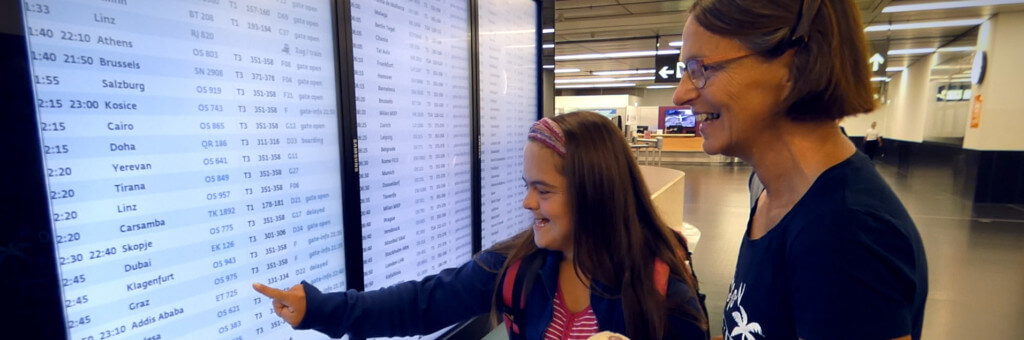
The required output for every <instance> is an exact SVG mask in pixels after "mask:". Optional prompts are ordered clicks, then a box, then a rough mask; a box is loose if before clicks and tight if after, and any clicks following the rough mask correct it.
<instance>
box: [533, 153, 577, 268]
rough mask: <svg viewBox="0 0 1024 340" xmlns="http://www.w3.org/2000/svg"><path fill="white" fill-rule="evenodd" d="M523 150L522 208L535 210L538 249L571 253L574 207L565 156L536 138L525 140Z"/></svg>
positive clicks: (534, 224) (534, 231)
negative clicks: (568, 187) (524, 185)
mask: <svg viewBox="0 0 1024 340" xmlns="http://www.w3.org/2000/svg"><path fill="white" fill-rule="evenodd" d="M523 152H524V155H523V181H524V182H526V188H527V191H526V197H525V198H523V208H526V209H527V210H530V211H531V212H533V241H534V242H535V243H537V247H539V248H544V249H548V250H554V251H561V252H562V253H564V254H567V255H568V254H572V245H573V237H572V228H573V225H572V210H571V208H570V206H569V193H568V192H567V191H566V182H565V176H562V172H561V168H562V158H561V157H559V156H558V154H556V153H555V152H554V151H551V149H548V148H547V147H546V146H544V145H542V144H540V143H538V142H534V141H530V142H528V143H526V149H525V150H523Z"/></svg>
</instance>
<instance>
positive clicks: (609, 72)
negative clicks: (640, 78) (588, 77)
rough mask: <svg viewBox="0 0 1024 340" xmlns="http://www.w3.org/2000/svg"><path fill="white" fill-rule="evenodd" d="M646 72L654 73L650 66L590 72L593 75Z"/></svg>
mask: <svg viewBox="0 0 1024 340" xmlns="http://www.w3.org/2000/svg"><path fill="white" fill-rule="evenodd" d="M647 73H654V69H653V68H651V69H644V70H619V71H594V72H591V74H593V75H595V76H617V75H623V74H647Z"/></svg>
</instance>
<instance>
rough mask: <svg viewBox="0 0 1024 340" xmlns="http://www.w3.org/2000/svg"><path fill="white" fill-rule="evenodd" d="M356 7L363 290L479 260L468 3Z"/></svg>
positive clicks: (441, 0)
mask: <svg viewBox="0 0 1024 340" xmlns="http://www.w3.org/2000/svg"><path fill="white" fill-rule="evenodd" d="M351 7H352V39H353V40H352V48H353V58H354V59H353V65H354V68H353V70H354V73H355V86H356V89H355V96H356V98H355V102H356V122H357V127H356V129H357V135H358V137H357V138H358V147H359V150H358V155H359V176H360V178H359V185H360V200H361V201H360V202H361V215H362V244H363V272H364V275H363V276H364V280H365V284H364V286H365V289H366V290H374V289H378V288H381V287H386V286H389V285H391V284H395V283H399V282H402V281H407V280H417V279H420V278H423V277H424V276H426V275H429V274H435V273H437V272H439V271H440V270H442V269H444V268H449V267H455V266H459V265H462V264H463V263H465V262H466V261H469V260H470V259H471V255H472V204H473V202H472V195H471V190H472V174H471V171H472V169H471V164H472V158H471V154H470V146H471V145H470V142H471V137H470V134H471V127H470V123H471V117H470V115H471V111H470V100H471V98H470V95H471V94H470V79H469V77H470V62H469V58H470V53H471V52H470V46H469V42H470V41H469V35H470V30H469V4H468V2H467V1H465V0H463V1H455V0H438V1H426V0H424V1H396V0H380V1H360V2H353V3H352V4H351Z"/></svg>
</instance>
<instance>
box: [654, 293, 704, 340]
mask: <svg viewBox="0 0 1024 340" xmlns="http://www.w3.org/2000/svg"><path fill="white" fill-rule="evenodd" d="M665 295H666V297H667V299H666V301H665V302H666V303H667V304H668V318H667V319H666V321H667V325H666V327H665V335H664V336H663V337H662V338H663V339H679V340H706V339H709V334H710V333H709V332H708V324H707V320H703V321H702V320H701V319H706V318H707V317H706V314H705V313H704V309H703V308H701V304H700V298H698V297H697V296H696V295H694V293H693V291H692V290H690V288H689V287H687V286H686V284H685V283H683V282H682V281H680V280H678V279H675V278H673V279H671V280H669V284H668V289H667V291H666V294H665ZM698 316H699V317H698Z"/></svg>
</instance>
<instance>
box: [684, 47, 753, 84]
mask: <svg viewBox="0 0 1024 340" xmlns="http://www.w3.org/2000/svg"><path fill="white" fill-rule="evenodd" d="M752 55H754V53H744V54H741V55H738V56H729V57H725V58H721V57H719V58H715V59H718V60H714V61H709V59H710V58H691V59H687V60H684V61H683V63H684V64H685V65H686V74H687V75H689V76H690V82H691V83H693V87H696V88H698V89H702V88H704V86H705V85H707V84H708V71H709V70H711V69H712V68H719V69H721V68H722V67H724V66H725V65H726V64H728V63H731V62H734V61H737V60H740V59H743V58H746V57H749V56H752Z"/></svg>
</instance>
